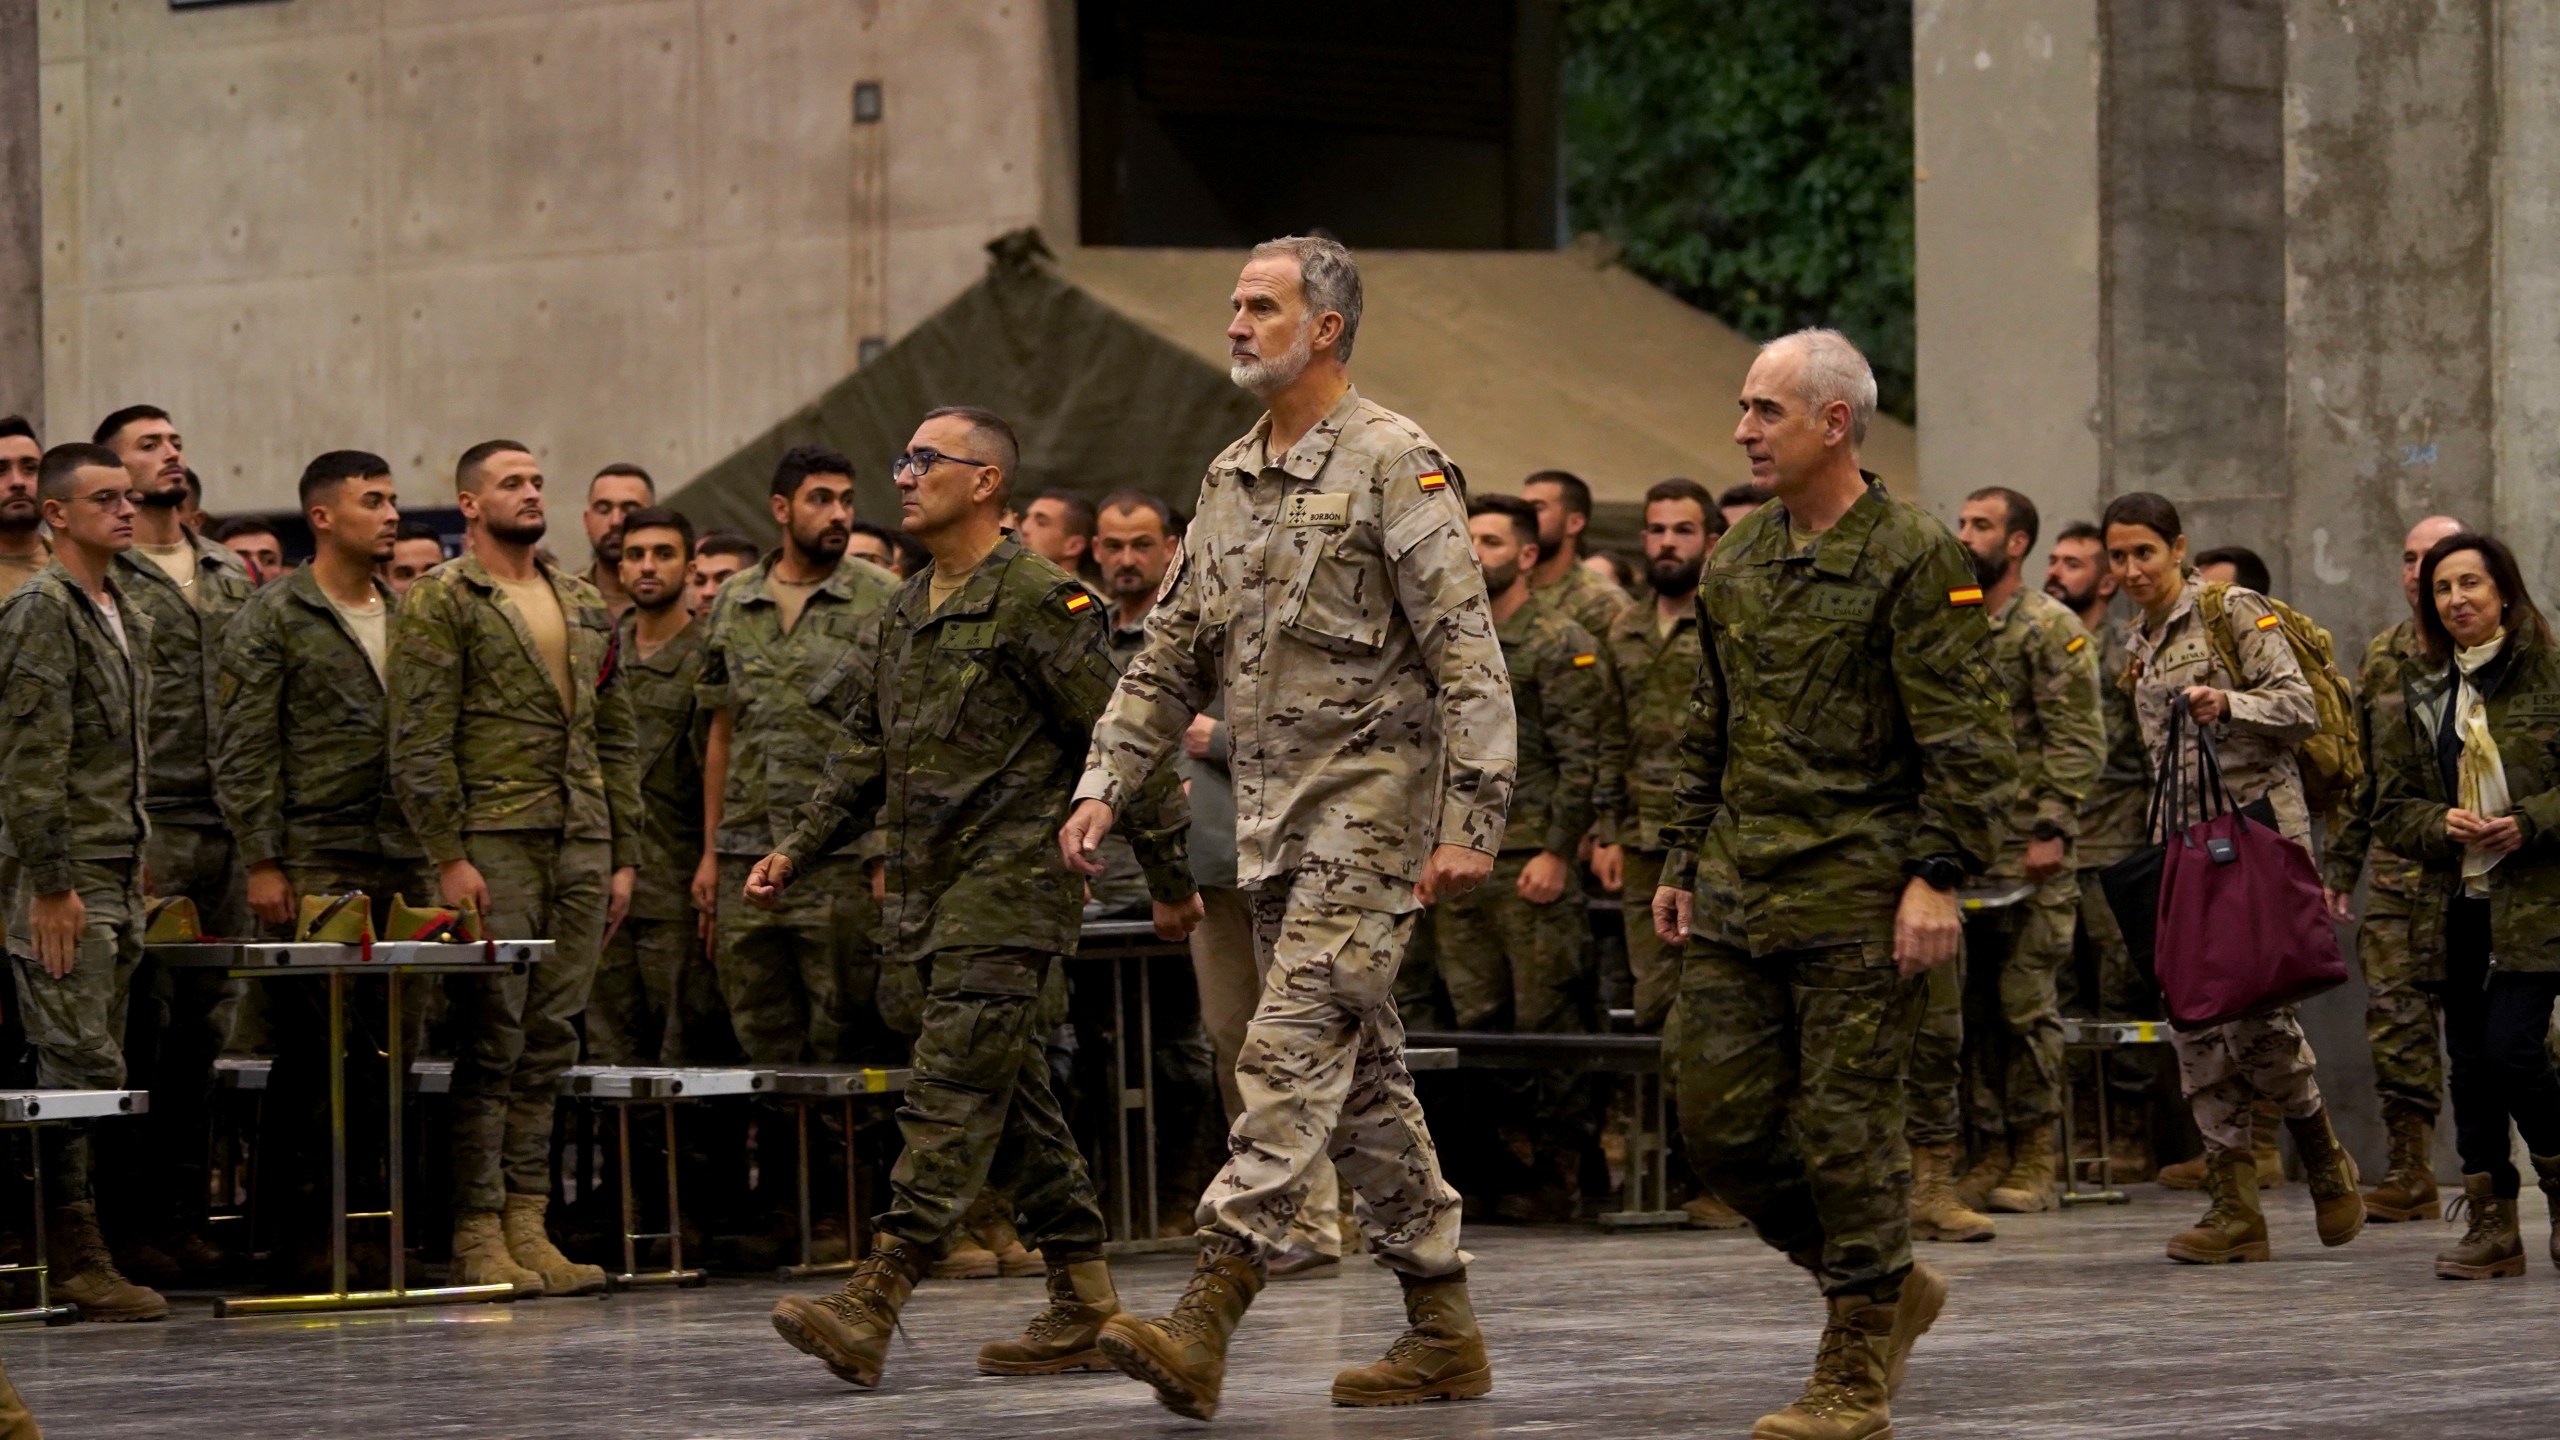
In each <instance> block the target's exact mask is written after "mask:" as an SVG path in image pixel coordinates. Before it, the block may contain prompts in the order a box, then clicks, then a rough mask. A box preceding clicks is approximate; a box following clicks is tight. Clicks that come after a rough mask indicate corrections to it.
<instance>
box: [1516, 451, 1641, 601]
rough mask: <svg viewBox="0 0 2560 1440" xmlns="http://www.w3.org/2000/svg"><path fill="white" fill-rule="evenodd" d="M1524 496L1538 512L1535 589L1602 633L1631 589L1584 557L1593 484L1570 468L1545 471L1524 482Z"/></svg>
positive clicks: (1532, 577) (1532, 585) (1532, 583)
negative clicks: (1624, 588) (1599, 571)
mask: <svg viewBox="0 0 2560 1440" xmlns="http://www.w3.org/2000/svg"><path fill="white" fill-rule="evenodd" d="M1520 498H1521V499H1523V500H1526V501H1528V502H1529V503H1530V504H1531V505H1532V506H1534V507H1536V509H1537V512H1538V563H1537V564H1536V565H1535V566H1533V567H1532V568H1531V569H1530V571H1529V588H1530V589H1531V590H1533V591H1536V592H1537V594H1538V598H1539V599H1541V600H1543V601H1545V602H1546V603H1547V604H1549V605H1551V606H1553V607H1555V608H1556V609H1558V610H1561V611H1563V612H1564V614H1565V615H1566V616H1567V617H1568V618H1570V619H1571V620H1572V621H1573V622H1574V623H1575V624H1577V625H1580V626H1581V627H1582V628H1583V629H1585V630H1588V631H1590V632H1591V633H1592V634H1593V635H1595V636H1597V635H1599V634H1601V633H1602V632H1603V631H1606V630H1607V629H1608V628H1609V622H1610V621H1611V620H1614V619H1616V618H1617V615H1618V612H1619V611H1621V610H1624V609H1625V608H1627V592H1625V591H1624V590H1621V589H1619V588H1618V586H1617V584H1616V582H1614V581H1612V580H1611V579H1609V577H1607V576H1605V575H1602V574H1599V573H1598V572H1596V571H1594V570H1592V569H1591V568H1590V567H1589V566H1587V565H1584V564H1583V563H1582V562H1583V561H1584V560H1586V559H1589V558H1590V556H1589V553H1588V552H1586V551H1585V550H1584V549H1583V548H1582V532H1583V531H1584V529H1586V528H1587V527H1588V526H1589V525H1590V524H1591V487H1590V486H1589V485H1587V484H1585V483H1583V479H1582V477H1581V476H1579V475H1576V474H1574V473H1572V472H1571V471H1567V470H1541V471H1539V472H1538V473H1536V474H1534V475H1532V476H1530V477H1529V478H1528V479H1526V480H1523V481H1521V482H1520Z"/></svg>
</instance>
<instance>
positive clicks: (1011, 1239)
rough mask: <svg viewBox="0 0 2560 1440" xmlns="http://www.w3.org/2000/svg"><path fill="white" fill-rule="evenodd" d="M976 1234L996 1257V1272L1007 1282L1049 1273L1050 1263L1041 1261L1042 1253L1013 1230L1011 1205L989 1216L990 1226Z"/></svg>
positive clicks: (1000, 1207) (987, 1220)
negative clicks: (1032, 1247) (1027, 1244)
mask: <svg viewBox="0 0 2560 1440" xmlns="http://www.w3.org/2000/svg"><path fill="white" fill-rule="evenodd" d="M976 1233H977V1236H978V1243H979V1244H981V1245H984V1246H986V1247H987V1251H988V1253H990V1254H992V1255H994V1256H995V1257H996V1273H997V1274H998V1275H1001V1276H1003V1277H1004V1278H1005V1279H1007V1280H1019V1279H1021V1278H1023V1277H1024V1276H1026V1275H1039V1274H1044V1273H1046V1272H1047V1270H1048V1268H1049V1263H1048V1261H1046V1260H1045V1259H1043V1258H1041V1255H1040V1252H1039V1251H1037V1250H1034V1249H1031V1248H1030V1247H1029V1246H1026V1245H1024V1244H1023V1243H1022V1236H1021V1234H1020V1233H1018V1232H1017V1231H1015V1229H1014V1228H1013V1207H1012V1206H1011V1205H1009V1204H1007V1205H998V1206H997V1207H995V1209H994V1210H992V1211H990V1212H989V1213H988V1215H987V1217H986V1223H985V1224H984V1225H981V1226H979V1227H977V1232H976Z"/></svg>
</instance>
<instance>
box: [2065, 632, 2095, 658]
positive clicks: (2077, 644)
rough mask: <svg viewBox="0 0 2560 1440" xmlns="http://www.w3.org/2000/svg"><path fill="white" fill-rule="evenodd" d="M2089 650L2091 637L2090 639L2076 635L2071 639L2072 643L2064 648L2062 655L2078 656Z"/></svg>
mask: <svg viewBox="0 0 2560 1440" xmlns="http://www.w3.org/2000/svg"><path fill="white" fill-rule="evenodd" d="M2088 648H2089V637H2088V636H2086V635H2074V636H2072V637H2071V643H2070V644H2068V645H2065V646H2063V647H2062V653H2063V654H2065V655H2077V654H2079V653H2080V652H2081V651H2083V650H2086V649H2088Z"/></svg>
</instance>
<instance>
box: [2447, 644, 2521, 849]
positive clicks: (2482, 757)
mask: <svg viewBox="0 0 2560 1440" xmlns="http://www.w3.org/2000/svg"><path fill="white" fill-rule="evenodd" d="M2506 644H2507V632H2506V631H2505V630H2504V629H2503V628H2502V629H2500V630H2499V631H2498V633H2497V634H2495V635H2492V636H2490V637H2489V638H2488V639H2487V640H2485V641H2483V642H2481V643H2480V644H2478V645H2474V646H2472V647H2470V648H2469V649H2457V650H2456V651H2455V652H2454V655H2453V664H2454V669H2455V670H2457V671H2458V672H2460V679H2459V680H2458V681H2457V682H2456V683H2457V684H2458V685H2459V687H2460V694H2459V696H2458V698H2456V699H2455V701H2454V712H2453V727H2454V728H2453V733H2454V736H2455V738H2456V739H2458V740H2460V741H2461V742H2462V758H2461V760H2460V761H2459V762H2457V764H2456V767H2455V772H2454V773H2455V777H2456V778H2457V779H2458V780H2459V781H2460V782H2461V790H2462V794H2461V796H2460V798H2459V801H2458V803H2459V804H2460V805H2461V806H2462V808H2463V809H2465V810H2468V811H2470V812H2471V813H2472V814H2474V815H2479V816H2483V817H2485V818H2487V819H2491V820H2495V819H2497V818H2498V817H2499V816H2501V815H2504V814H2506V813H2507V809H2508V799H2507V764H2506V761H2504V760H2502V759H2500V758H2499V756H2498V739H2497V737H2496V736H2495V735H2492V734H2490V733H2489V701H2488V697H2486V696H2484V695H2482V694H2481V693H2480V687H2479V686H2477V685H2474V684H2473V683H2471V676H2472V672H2474V671H2476V670H2478V669H2479V668H2480V667H2481V666H2483V665H2486V664H2488V663H2489V662H2490V661H2492V660H2495V659H2497V658H2498V652H2499V651H2500V650H2503V649H2505V648H2506ZM2505 858H2506V857H2505V856H2503V855H2492V854H2489V853H2487V852H2486V851H2484V850H2482V849H2481V848H2480V847H2479V846H2477V845H2471V846H2466V847H2464V849H2463V852H2462V893H2463V894H2465V895H2467V896H2470V897H2471V898H2472V899H2475V900H2481V899H2486V898H2488V894H2489V872H2490V871H2492V870H2494V869H2496V868H2497V867H2498V862H2499V861H2500V860H2503V859H2505Z"/></svg>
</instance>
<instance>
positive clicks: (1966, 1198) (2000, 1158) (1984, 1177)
mask: <svg viewBox="0 0 2560 1440" xmlns="http://www.w3.org/2000/svg"><path fill="white" fill-rule="evenodd" d="M2008 1173H2009V1142H2007V1141H2006V1140H1992V1141H1987V1142H1985V1143H1984V1145H1983V1149H1982V1158H1981V1159H1979V1160H1976V1161H1974V1162H1973V1168H1972V1169H1970V1170H1967V1171H1966V1172H1964V1173H1963V1174H1961V1175H1959V1176H1957V1177H1956V1179H1955V1192H1956V1199H1957V1200H1959V1201H1961V1202H1963V1204H1964V1207H1965V1208H1966V1209H1968V1210H1979V1209H1981V1208H1982V1207H1983V1206H1985V1205H1988V1204H1990V1203H1991V1187H1992V1186H1994V1185H1997V1184H1999V1183H2000V1177H2002V1176H2004V1175H2006V1174H2008Z"/></svg>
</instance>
